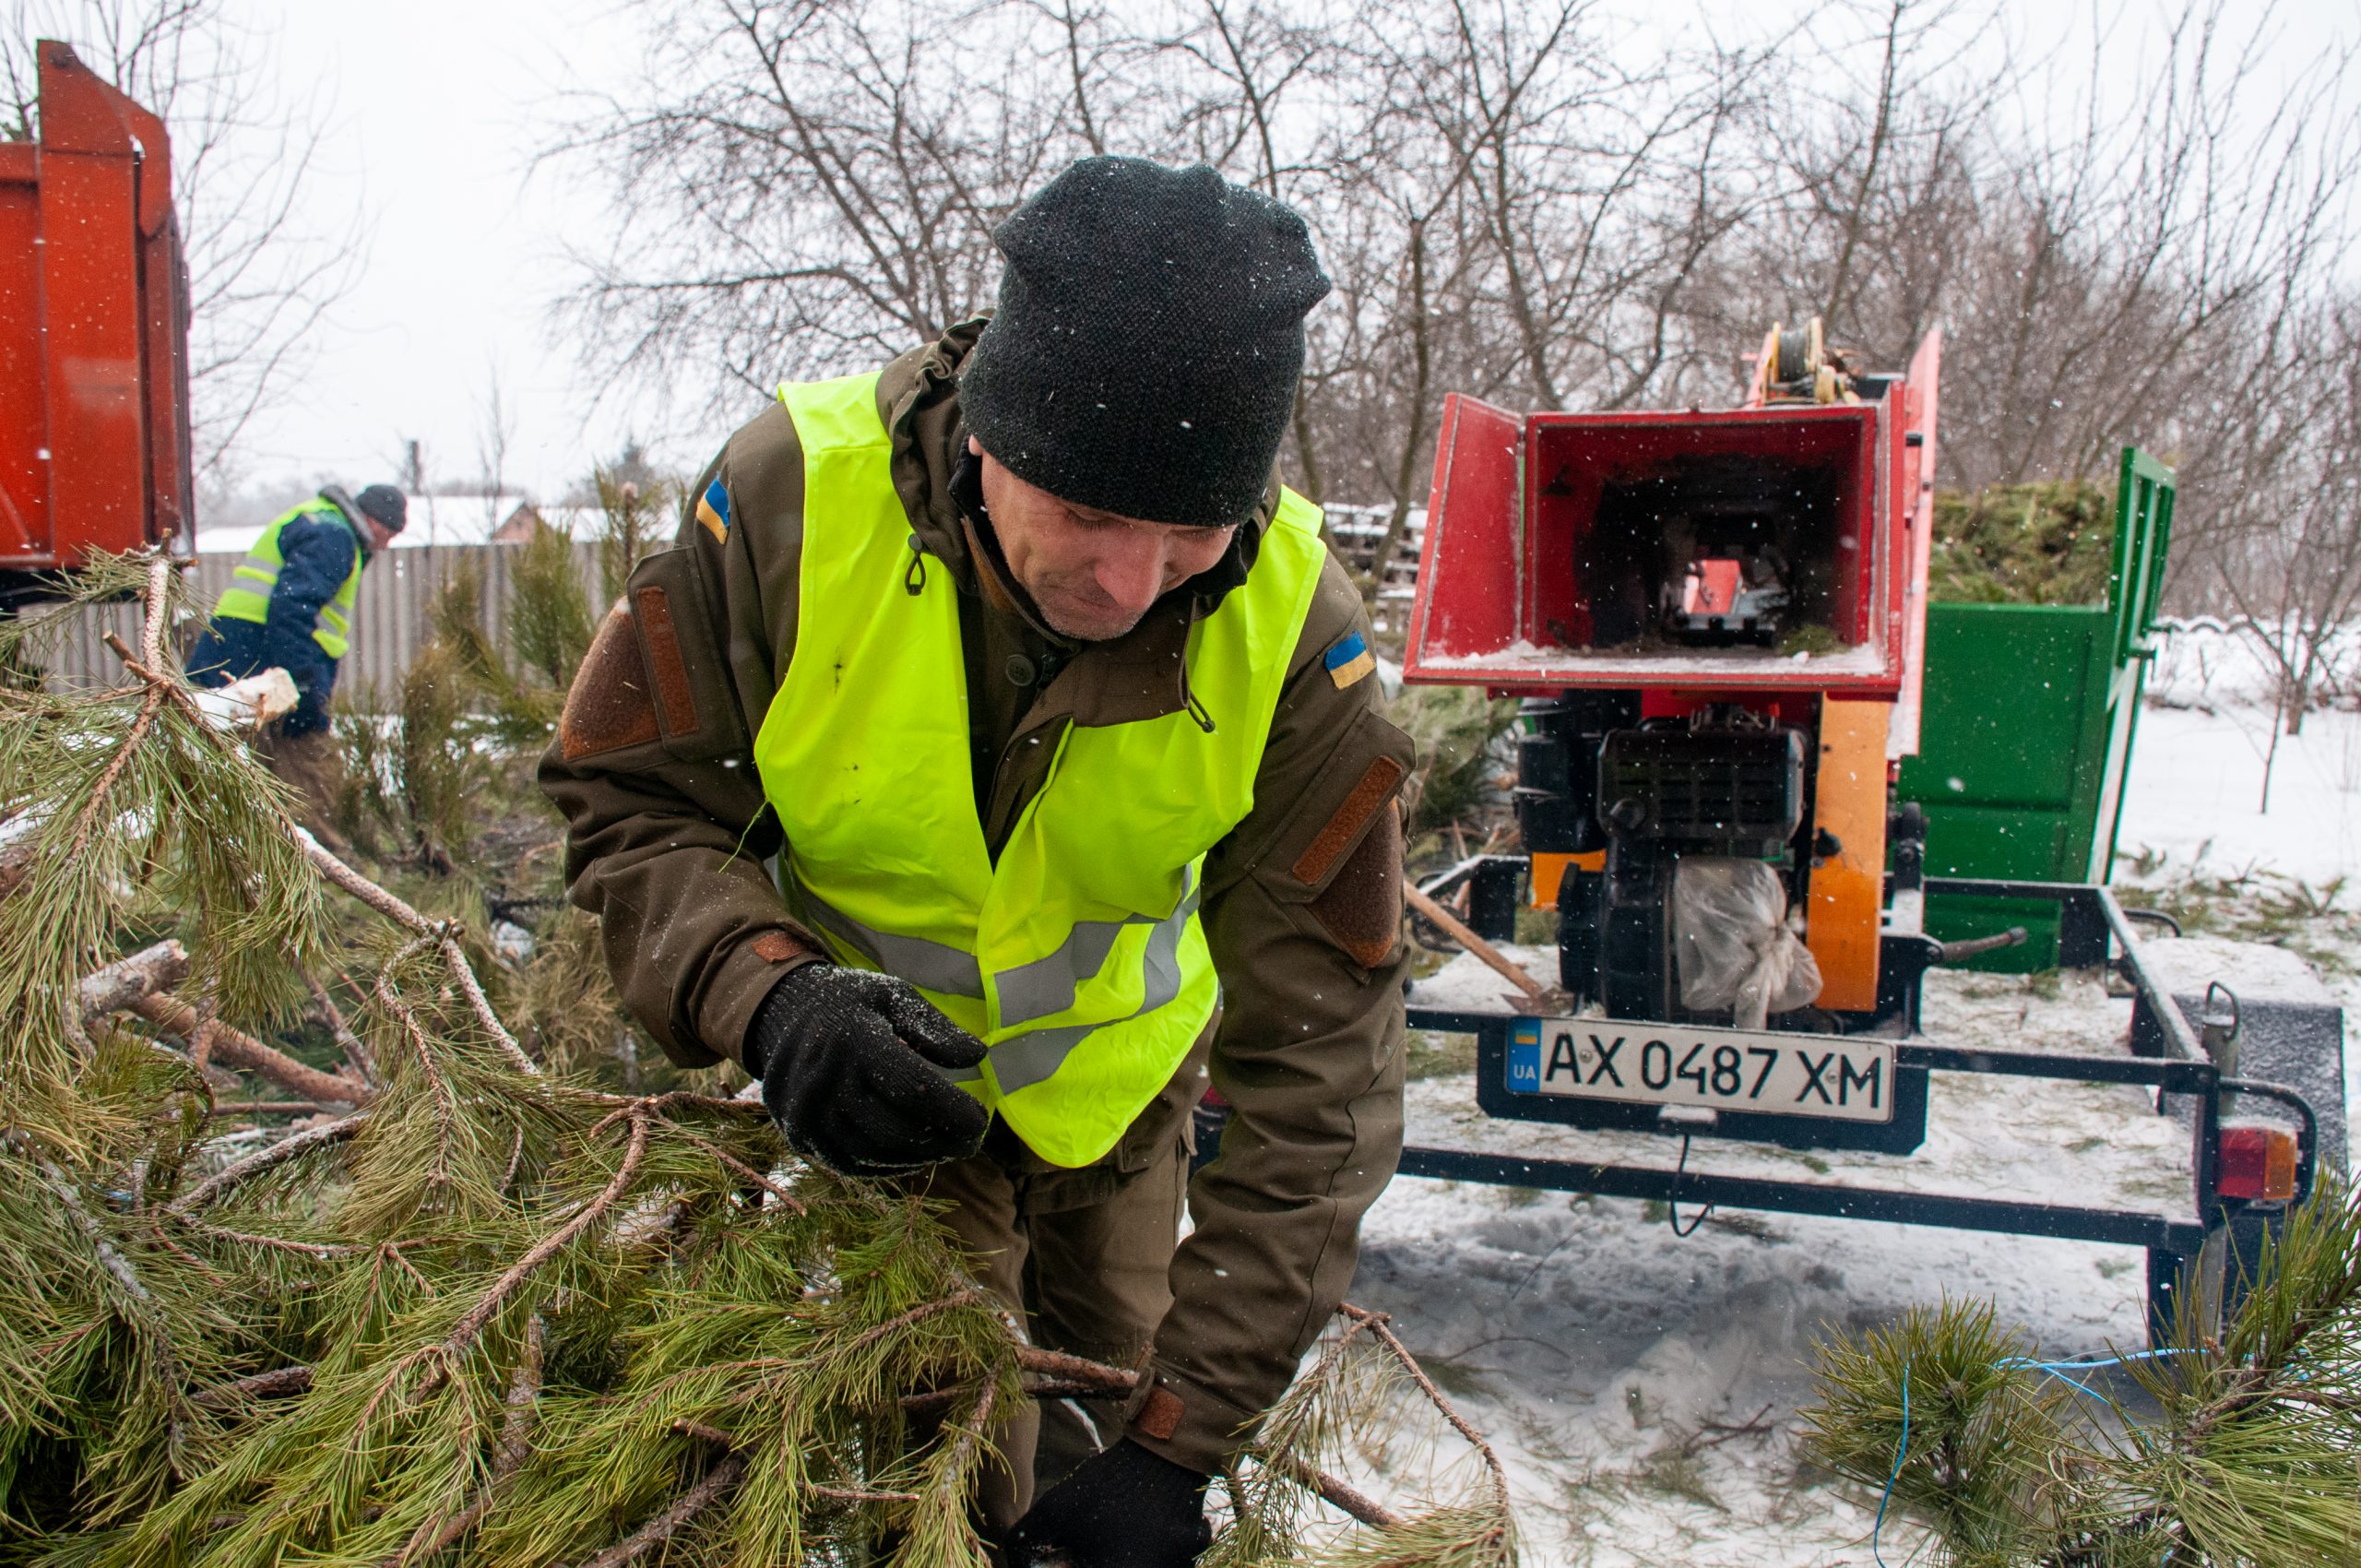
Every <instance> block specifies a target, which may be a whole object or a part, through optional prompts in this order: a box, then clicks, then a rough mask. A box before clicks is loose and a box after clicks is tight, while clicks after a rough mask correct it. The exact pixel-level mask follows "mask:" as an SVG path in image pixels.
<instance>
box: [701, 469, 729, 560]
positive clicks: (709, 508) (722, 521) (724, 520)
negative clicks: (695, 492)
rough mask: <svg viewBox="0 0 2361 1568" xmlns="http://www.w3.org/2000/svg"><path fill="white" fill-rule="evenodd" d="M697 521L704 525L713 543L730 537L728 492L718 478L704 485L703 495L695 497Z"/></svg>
mask: <svg viewBox="0 0 2361 1568" xmlns="http://www.w3.org/2000/svg"><path fill="white" fill-rule="evenodd" d="M697 521H698V522H700V523H703V524H704V525H705V531H706V532H707V533H709V534H711V535H713V538H714V542H715V543H717V544H719V543H721V542H723V541H725V540H728V539H729V538H730V492H729V491H727V490H726V489H724V488H722V483H721V481H720V480H719V479H718V478H717V479H716V480H715V481H713V482H712V483H711V484H708V485H706V487H705V493H704V494H703V495H700V496H698V497H697Z"/></svg>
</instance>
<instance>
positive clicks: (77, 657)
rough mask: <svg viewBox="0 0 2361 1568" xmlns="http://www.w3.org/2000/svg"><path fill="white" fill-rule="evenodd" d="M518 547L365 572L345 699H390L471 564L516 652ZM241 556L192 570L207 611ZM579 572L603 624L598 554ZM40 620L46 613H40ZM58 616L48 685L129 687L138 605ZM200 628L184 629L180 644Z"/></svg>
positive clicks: (386, 563)
mask: <svg viewBox="0 0 2361 1568" xmlns="http://www.w3.org/2000/svg"><path fill="white" fill-rule="evenodd" d="M520 548H522V547H521V546H518V545H514V544H449V545H432V544H430V545H420V546H416V547H403V548H399V549H395V550H389V551H386V552H385V553H384V554H382V555H379V556H378V557H377V558H376V559H374V561H372V562H371V563H370V564H369V569H368V570H367V571H364V572H362V574H361V588H360V593H359V598H358V600H357V602H356V603H355V604H354V606H353V615H352V651H351V652H350V653H349V654H347V655H346V656H345V659H344V663H343V666H342V667H341V668H340V669H339V670H338V672H337V693H338V695H339V696H343V697H346V698H348V700H351V701H355V702H360V701H362V699H363V698H364V697H366V696H368V695H370V694H373V693H374V694H380V695H382V696H383V697H385V698H386V699H390V698H391V696H392V695H393V693H394V692H395V690H396V689H397V687H398V686H399V685H400V683H401V678H402V674H403V672H404V671H407V670H409V661H410V660H411V659H413V658H415V657H416V656H417V653H418V649H419V647H420V645H421V644H422V643H424V642H425V641H426V640H427V638H428V637H429V636H432V635H433V613H432V610H433V600H434V592H435V589H436V588H439V587H440V586H441V585H442V583H443V580H444V578H445V577H446V576H449V575H450V574H451V573H453V572H455V571H462V570H465V569H467V568H469V567H470V566H472V567H473V568H474V569H475V571H476V572H477V574H478V575H479V576H480V577H481V581H482V584H483V595H482V607H483V608H482V621H483V628H484V631H485V633H486V634H487V635H488V636H491V638H492V646H493V647H500V648H506V647H508V600H509V588H510V581H511V576H512V574H513V570H514V564H515V562H516V552H517V551H518V550H519V549H520ZM243 559H245V557H244V556H243V555H242V554H218V555H199V556H198V557H197V558H196V565H195V566H193V567H192V568H190V570H189V581H190V585H191V587H192V588H193V590H194V595H193V597H194V598H195V600H196V603H197V605H198V606H199V607H200V608H201V609H205V610H209V609H210V608H211V607H212V604H213V601H214V600H216V599H217V598H219V596H220V593H221V590H222V589H223V588H227V587H228V586H229V584H230V574H231V572H232V571H234V570H236V568H237V564H238V563H239V562H240V561H243ZM574 560H575V566H576V567H577V568H578V569H579V570H580V571H581V573H582V583H583V588H584V591H585V593H586V594H587V596H588V598H589V601H590V607H591V616H592V619H593V620H595V619H596V618H597V617H598V615H599V612H601V611H602V610H603V609H604V608H605V607H604V605H603V603H602V602H601V600H602V598H603V589H602V588H600V585H599V547H598V546H597V545H595V544H577V545H575V547H574ZM32 613H35V614H39V613H42V612H40V611H34V612H32ZM50 613H53V614H56V615H58V617H59V621H60V624H59V626H58V628H57V630H56V632H55V633H54V634H53V635H46V634H45V635H42V636H41V637H40V638H39V640H38V642H37V643H36V646H35V647H34V649H33V658H34V659H35V660H36V661H37V662H38V663H39V664H40V665H41V666H42V670H43V671H46V673H47V675H48V677H49V681H50V683H51V684H52V685H54V686H58V687H61V688H73V687H87V686H91V685H101V686H104V685H113V684H114V683H117V682H119V681H120V680H122V679H123V664H122V661H121V660H120V659H116V658H115V656H114V655H113V653H112V652H110V651H109V650H108V648H107V646H106V643H105V640H104V637H105V634H106V633H107V632H108V631H110V630H112V631H113V632H114V633H115V634H116V635H117V636H120V637H122V638H123V639H124V641H125V642H127V643H129V644H131V645H132V646H134V647H137V646H138V642H139V606H138V605H137V604H136V603H124V604H102V605H89V606H86V607H83V608H81V609H79V610H74V611H68V612H50ZM196 629H197V628H196V625H194V624H192V625H191V626H188V627H186V628H184V634H185V635H184V639H183V644H182V646H183V647H186V646H187V639H188V638H189V637H193V636H195V635H196Z"/></svg>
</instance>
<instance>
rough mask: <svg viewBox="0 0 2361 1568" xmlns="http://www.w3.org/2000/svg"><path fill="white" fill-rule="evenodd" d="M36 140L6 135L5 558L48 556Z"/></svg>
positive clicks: (0, 179) (0, 216)
mask: <svg viewBox="0 0 2361 1568" xmlns="http://www.w3.org/2000/svg"><path fill="white" fill-rule="evenodd" d="M35 157H36V154H35V150H34V148H33V144H32V143H30V142H0V563H7V562H23V563H26V564H47V562H48V560H49V473H48V467H47V464H46V463H45V462H44V461H43V460H42V456H41V453H42V448H43V447H44V446H45V445H47V435H46V432H47V430H48V427H49V413H48V408H47V405H46V402H45V400H44V398H42V379H43V377H42V360H41V251H42V247H41V245H40V244H39V243H38V242H39V240H40V238H41V198H40V194H39V193H40V185H39V184H38V183H37V181H38V178H39V175H38V172H37V170H38V165H37V164H36V162H35Z"/></svg>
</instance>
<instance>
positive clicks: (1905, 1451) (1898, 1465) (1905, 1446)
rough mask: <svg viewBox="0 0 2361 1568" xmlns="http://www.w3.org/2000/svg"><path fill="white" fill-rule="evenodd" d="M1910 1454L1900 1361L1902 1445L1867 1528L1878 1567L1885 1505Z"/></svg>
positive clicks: (1906, 1370)
mask: <svg viewBox="0 0 2361 1568" xmlns="http://www.w3.org/2000/svg"><path fill="white" fill-rule="evenodd" d="M1909 1454H1910V1363H1909V1362H1908V1361H1904V1362H1903V1363H1902V1446H1901V1447H1899V1448H1897V1449H1895V1450H1894V1451H1893V1473H1892V1475H1890V1476H1888V1477H1886V1479H1885V1490H1884V1491H1881V1492H1880V1493H1878V1522H1877V1523H1876V1524H1875V1525H1874V1526H1871V1527H1870V1529H1869V1555H1870V1556H1871V1557H1873V1558H1875V1559H1877V1564H1878V1568H1885V1555H1884V1553H1882V1552H1880V1550H1878V1537H1880V1535H1882V1534H1884V1533H1885V1506H1886V1504H1887V1503H1891V1502H1892V1500H1893V1483H1894V1482H1896V1481H1898V1480H1900V1479H1902V1461H1903V1460H1904V1459H1905V1458H1907V1457H1908V1456H1909Z"/></svg>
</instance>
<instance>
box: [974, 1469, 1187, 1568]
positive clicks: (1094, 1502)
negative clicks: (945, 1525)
mask: <svg viewBox="0 0 2361 1568" xmlns="http://www.w3.org/2000/svg"><path fill="white" fill-rule="evenodd" d="M1206 1479H1207V1478H1206V1477H1204V1476H1201V1475H1199V1474H1198V1473H1197V1472H1196V1471H1194V1470H1192V1469H1190V1468H1189V1467H1187V1466H1186V1465H1176V1464H1174V1463H1173V1462H1172V1461H1171V1460H1169V1459H1167V1458H1165V1457H1164V1456H1163V1455H1160V1454H1151V1453H1149V1452H1148V1451H1147V1450H1146V1449H1145V1448H1142V1447H1141V1446H1140V1445H1139V1444H1138V1443H1133V1441H1131V1439H1129V1438H1125V1439H1124V1440H1123V1441H1122V1442H1121V1443H1117V1444H1115V1446H1114V1447H1112V1448H1109V1449H1107V1450H1105V1451H1103V1452H1101V1453H1097V1454H1094V1455H1091V1456H1090V1457H1089V1458H1087V1459H1086V1460H1084V1461H1083V1462H1082V1467H1081V1468H1080V1469H1078V1470H1076V1471H1074V1474H1073V1475H1070V1476H1068V1477H1067V1478H1066V1479H1064V1480H1062V1481H1060V1482H1059V1483H1058V1484H1057V1485H1056V1486H1053V1487H1051V1488H1050V1490H1049V1491H1047V1492H1046V1493H1044V1494H1043V1496H1042V1498H1041V1500H1040V1501H1039V1502H1038V1503H1035V1504H1033V1511H1032V1512H1031V1513H1029V1514H1027V1515H1025V1517H1024V1518H1022V1519H1019V1520H1018V1521H1017V1522H1016V1533H1015V1534H1014V1535H1013V1536H1011V1537H1010V1538H1009V1542H1008V1562H1009V1568H1050V1564H1057V1565H1058V1568H1188V1565H1189V1564H1190V1563H1192V1562H1196V1560H1197V1554H1198V1553H1199V1552H1201V1551H1203V1550H1205V1548H1207V1547H1208V1546H1211V1545H1212V1544H1213V1539H1214V1532H1213V1526H1210V1525H1208V1524H1206V1523H1205V1482H1206Z"/></svg>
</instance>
